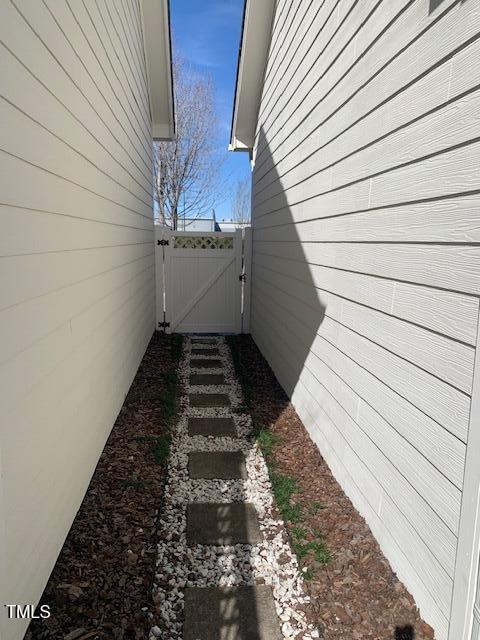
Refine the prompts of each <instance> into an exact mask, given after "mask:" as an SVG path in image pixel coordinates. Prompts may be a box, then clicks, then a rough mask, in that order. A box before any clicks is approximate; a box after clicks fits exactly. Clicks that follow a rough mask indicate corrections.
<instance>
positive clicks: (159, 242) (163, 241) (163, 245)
mask: <svg viewBox="0 0 480 640" xmlns="http://www.w3.org/2000/svg"><path fill="white" fill-rule="evenodd" d="M157 244H158V245H159V246H160V247H166V246H167V245H169V244H170V243H169V241H168V240H165V239H164V238H162V239H161V240H157Z"/></svg>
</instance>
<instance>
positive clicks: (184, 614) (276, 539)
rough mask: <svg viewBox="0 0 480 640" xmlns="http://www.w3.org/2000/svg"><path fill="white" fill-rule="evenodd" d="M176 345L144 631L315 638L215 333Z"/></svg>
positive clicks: (171, 637) (241, 638)
mask: <svg viewBox="0 0 480 640" xmlns="http://www.w3.org/2000/svg"><path fill="white" fill-rule="evenodd" d="M184 342H185V347H184V357H183V361H182V366H181V376H182V382H183V384H184V388H185V396H184V397H182V399H181V403H182V415H181V418H180V420H179V423H178V425H177V428H176V432H175V434H174V438H173V443H172V448H171V453H170V462H169V477H168V481H167V485H166V489H165V504H164V506H163V509H162V512H161V515H160V531H159V539H160V542H159V545H158V558H157V573H156V584H155V586H154V601H155V603H156V604H157V618H158V619H157V620H155V622H156V624H155V625H154V626H153V627H152V632H151V637H161V638H162V639H164V640H182V639H183V640H281V639H282V638H291V639H293V638H297V639H298V640H300V639H304V640H313V639H314V638H318V635H319V634H318V631H317V630H316V629H314V628H313V627H312V626H311V625H308V624H307V621H306V620H305V618H304V615H303V612H302V605H303V604H304V603H305V602H306V601H307V596H306V595H305V591H304V588H303V581H302V577H301V575H300V574H299V571H298V565H297V562H296V558H295V557H294V555H293V554H292V552H291V549H290V546H289V543H288V539H287V537H286V534H285V530H284V527H283V523H282V521H281V520H278V517H276V516H275V515H274V513H273V501H272V493H271V487H270V483H269V479H268V471H267V468H266V465H265V461H264V460H263V457H262V454H261V452H260V451H259V449H258V447H257V446H256V444H255V443H254V441H253V440H252V438H251V437H250V430H251V418H250V416H249V415H248V414H245V413H242V412H241V407H242V405H243V399H242V395H241V390H240V386H239V384H238V381H237V380H236V377H235V374H234V370H233V366H232V362H231V358H230V354H229V350H228V347H227V345H226V343H225V340H224V338H221V337H208V338H202V337H194V338H186V339H185V341H184ZM200 356H201V357H200Z"/></svg>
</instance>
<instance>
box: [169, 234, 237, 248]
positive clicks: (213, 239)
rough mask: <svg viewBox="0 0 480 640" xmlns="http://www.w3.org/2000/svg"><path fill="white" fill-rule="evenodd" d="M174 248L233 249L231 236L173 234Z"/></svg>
mask: <svg viewBox="0 0 480 640" xmlns="http://www.w3.org/2000/svg"><path fill="white" fill-rule="evenodd" d="M173 248H174V249H233V237H232V236H227V237H225V236H174V238H173Z"/></svg>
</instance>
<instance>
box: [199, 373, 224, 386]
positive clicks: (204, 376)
mask: <svg viewBox="0 0 480 640" xmlns="http://www.w3.org/2000/svg"><path fill="white" fill-rule="evenodd" d="M190 384H191V385H220V384H226V380H225V376H224V375H223V373H192V374H191V375H190Z"/></svg>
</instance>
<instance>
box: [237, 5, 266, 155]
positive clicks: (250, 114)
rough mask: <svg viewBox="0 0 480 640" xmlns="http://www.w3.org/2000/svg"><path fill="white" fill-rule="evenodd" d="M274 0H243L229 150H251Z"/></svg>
mask: <svg viewBox="0 0 480 640" xmlns="http://www.w3.org/2000/svg"><path fill="white" fill-rule="evenodd" d="M274 9H275V0H245V5H244V10H243V26H242V36H241V41H240V51H239V54H238V66H237V83H236V87H235V103H234V107H233V117H232V133H231V137H230V145H229V147H228V148H229V149H230V151H251V150H252V149H253V145H254V142H255V129H256V126H257V117H258V110H259V107H260V99H261V97H262V85H263V78H264V74H265V66H266V63H267V56H268V50H269V47H270V37H271V31H272V20H273V13H274Z"/></svg>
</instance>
